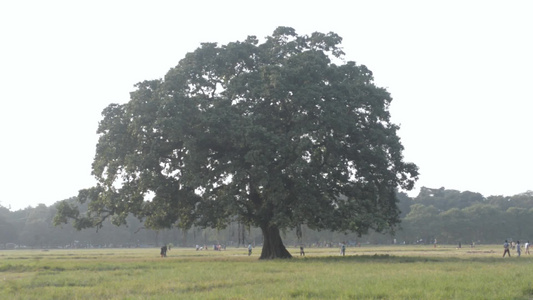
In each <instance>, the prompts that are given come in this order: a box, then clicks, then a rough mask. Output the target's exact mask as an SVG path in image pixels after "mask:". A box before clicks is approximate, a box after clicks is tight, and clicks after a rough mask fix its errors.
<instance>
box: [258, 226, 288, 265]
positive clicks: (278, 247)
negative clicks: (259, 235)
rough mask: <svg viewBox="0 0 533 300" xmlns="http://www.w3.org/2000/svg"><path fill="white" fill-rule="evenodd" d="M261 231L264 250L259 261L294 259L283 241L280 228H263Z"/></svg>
mask: <svg viewBox="0 0 533 300" xmlns="http://www.w3.org/2000/svg"><path fill="white" fill-rule="evenodd" d="M261 231H262V232H263V250H262V251H261V257H259V259H275V258H292V255H291V254H290V253H289V251H287V249H286V248H285V245H283V241H281V235H280V234H279V228H278V227H276V226H261Z"/></svg>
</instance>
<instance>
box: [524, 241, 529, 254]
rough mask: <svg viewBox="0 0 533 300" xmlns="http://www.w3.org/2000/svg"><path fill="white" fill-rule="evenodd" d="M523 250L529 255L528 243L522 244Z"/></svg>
mask: <svg viewBox="0 0 533 300" xmlns="http://www.w3.org/2000/svg"><path fill="white" fill-rule="evenodd" d="M524 250H526V252H525V253H526V254H528V255H529V241H527V242H526V243H525V244H524Z"/></svg>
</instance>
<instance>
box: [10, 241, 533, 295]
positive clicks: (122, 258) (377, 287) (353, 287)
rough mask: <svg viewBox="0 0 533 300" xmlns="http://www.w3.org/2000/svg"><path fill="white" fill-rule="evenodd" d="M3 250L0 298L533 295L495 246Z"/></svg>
mask: <svg viewBox="0 0 533 300" xmlns="http://www.w3.org/2000/svg"><path fill="white" fill-rule="evenodd" d="M305 250H306V257H305V258H303V257H299V256H298V255H299V249H297V248H289V251H291V253H292V254H293V255H294V256H295V259H292V260H276V261H259V260H258V257H259V254H260V251H261V249H260V248H255V249H254V253H253V254H252V256H248V255H247V250H246V249H245V248H240V249H235V248H231V249H230V248H228V249H227V251H213V250H208V251H195V250H194V249H184V248H173V249H172V250H171V251H170V252H169V253H168V257H166V258H160V257H159V249H155V248H153V249H87V250H85V249H80V250H49V251H42V250H6V251H0V299H533V268H532V267H533V258H532V257H533V256H530V255H524V254H523V255H522V257H520V258H519V257H516V253H515V252H512V255H513V257H511V258H507V257H506V258H505V259H504V258H502V257H501V255H502V253H503V249H502V246H501V245H489V246H477V247H476V248H469V247H468V248H462V249H456V248H455V246H446V245H443V246H439V247H437V248H433V246H363V247H359V248H347V249H346V256H345V257H341V256H340V255H339V249H337V248H329V249H327V248H322V249H316V248H307V249H305Z"/></svg>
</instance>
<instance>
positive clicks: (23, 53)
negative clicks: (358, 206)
mask: <svg viewBox="0 0 533 300" xmlns="http://www.w3.org/2000/svg"><path fill="white" fill-rule="evenodd" d="M189 2H190V4H185V2H184V1H157V0H156V1H154V0H151V1H94V0H92V1H56V0H48V1H2V2H0V87H1V89H0V101H1V102H0V103H1V109H0V128H1V130H2V131H1V133H2V135H1V147H0V188H1V192H0V205H2V206H4V207H11V209H13V210H15V209H21V208H25V207H27V206H36V205H38V204H39V203H44V204H46V205H51V204H53V203H55V202H56V201H59V200H63V199H66V198H69V197H71V196H76V195H77V192H78V190H79V189H82V188H86V187H90V186H91V185H93V184H94V182H95V181H94V179H93V178H92V176H91V163H92V160H93V157H94V151H95V146H96V142H97V136H96V129H97V126H98V122H99V121H100V119H101V115H100V113H101V111H102V110H103V109H104V108H105V107H106V106H107V105H108V104H110V103H124V102H127V101H128V100H129V92H131V91H133V90H134V87H133V85H134V84H135V83H137V82H139V81H142V80H147V79H156V78H161V77H163V76H164V75H165V73H166V72H167V71H168V70H169V69H170V68H171V67H174V66H175V65H177V63H178V61H179V60H180V59H181V58H183V57H184V56H185V54H186V53H187V52H190V51H194V50H195V49H196V48H197V47H198V46H199V45H200V43H202V42H219V43H221V44H226V43H228V42H231V41H237V40H244V39H245V38H246V37H247V36H248V35H256V36H258V37H259V38H262V37H265V36H267V35H270V34H271V33H272V32H273V31H274V29H275V28H276V27H277V26H290V27H293V28H295V29H296V31H297V33H299V34H311V33H312V32H314V31H320V32H329V31H333V32H336V33H337V34H339V35H340V36H342V37H343V38H344V40H343V47H344V51H345V52H346V54H347V55H346V57H347V59H349V60H355V61H356V62H357V63H359V64H364V65H366V66H368V67H369V68H370V70H372V71H373V72H374V76H375V81H376V83H377V84H378V85H379V86H383V87H386V88H387V89H388V90H389V92H391V94H392V96H393V98H394V101H393V104H392V107H391V113H392V118H393V121H394V122H396V123H398V124H400V125H401V130H400V137H401V138H402V142H403V145H404V147H405V151H404V155H405V158H406V160H407V161H412V162H414V163H416V164H417V165H418V166H419V168H420V174H421V175H420V180H419V182H418V183H417V185H416V188H417V189H419V188H420V187H422V186H426V187H431V188H440V187H445V188H448V189H457V190H460V191H464V190H469V191H473V192H479V193H482V194H483V195H485V196H490V195H515V194H518V193H522V192H525V191H527V190H533V156H532V155H531V151H532V150H533V142H532V135H531V131H532V129H533V125H532V118H531V114H532V112H533V101H532V100H533V97H532V94H531V89H532V87H533V38H532V36H533V35H532V30H533V17H532V16H533V1H528V0H523V1H512V0H511V1H396V0H391V1H336V0H330V1H309V0H307V1H287V0H285V1H279V0H274V1H272V0H271V1H262V2H261V4H256V3H258V2H256V1H244V0H243V1H231V0H227V1H189ZM412 195H416V191H415V193H414V194H412Z"/></svg>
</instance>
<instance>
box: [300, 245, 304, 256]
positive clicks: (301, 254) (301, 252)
mask: <svg viewBox="0 0 533 300" xmlns="http://www.w3.org/2000/svg"><path fill="white" fill-rule="evenodd" d="M300 256H305V252H304V246H303V245H301V246H300Z"/></svg>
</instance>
